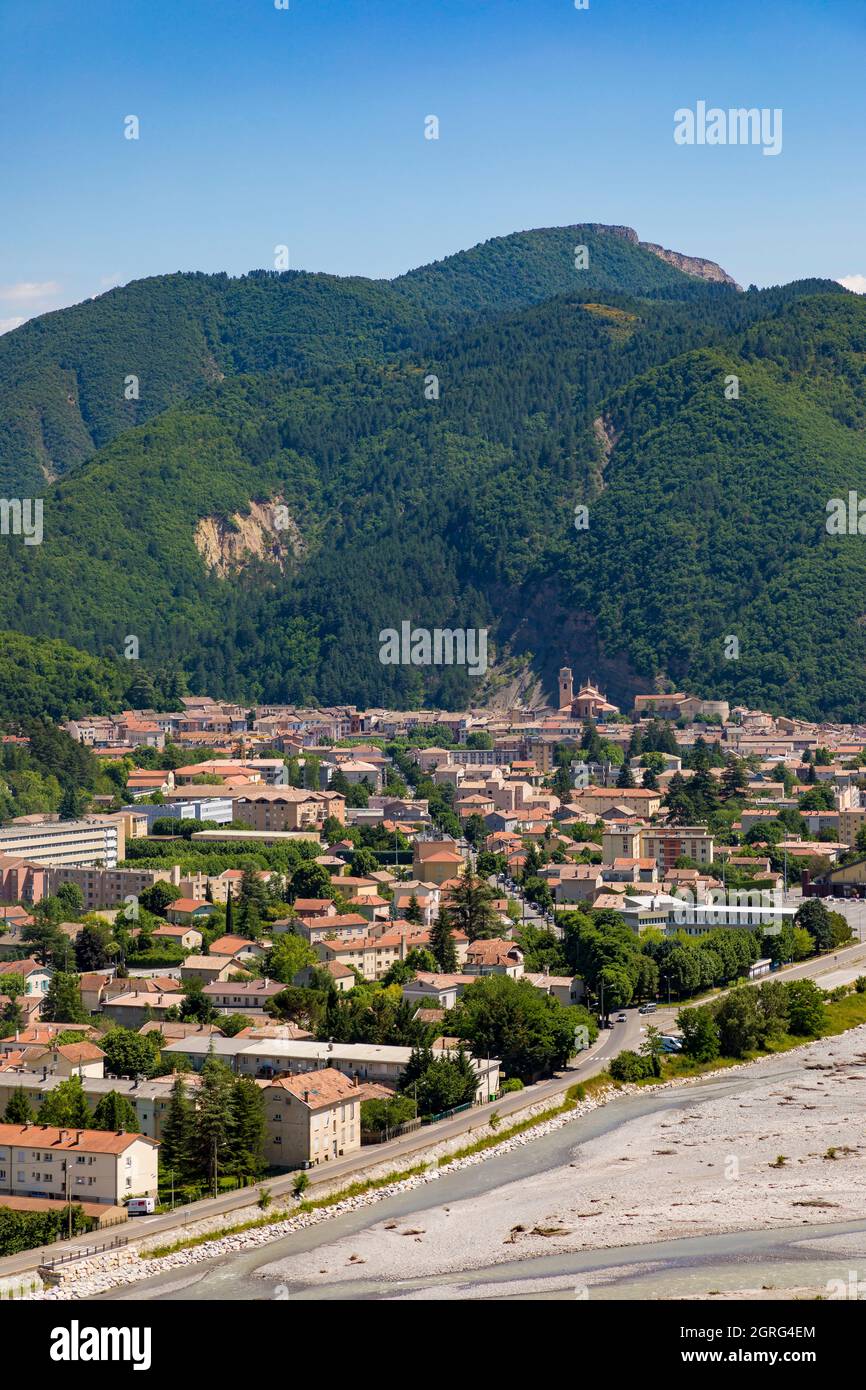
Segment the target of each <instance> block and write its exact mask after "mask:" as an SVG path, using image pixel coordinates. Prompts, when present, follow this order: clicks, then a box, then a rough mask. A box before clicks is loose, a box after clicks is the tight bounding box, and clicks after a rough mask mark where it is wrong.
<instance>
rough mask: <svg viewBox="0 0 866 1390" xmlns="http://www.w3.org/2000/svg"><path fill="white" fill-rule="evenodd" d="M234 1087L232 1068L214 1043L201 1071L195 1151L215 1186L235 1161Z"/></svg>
mask: <svg viewBox="0 0 866 1390" xmlns="http://www.w3.org/2000/svg"><path fill="white" fill-rule="evenodd" d="M232 1088H233V1081H232V1074H231V1072H230V1071H229V1069H228V1067H227V1066H225V1064H224V1063H223V1062H220V1061H219V1060H218V1059H217V1057H216V1055H215V1054H214V1050H213V1043H211V1048H210V1051H209V1052H208V1055H207V1057H206V1058H205V1062H204V1066H203V1067H202V1069H201V1087H200V1088H199V1104H198V1111H197V1114H196V1124H195V1151H196V1157H197V1165H196V1166H197V1168H198V1170H199V1171H200V1172H203V1173H206V1174H207V1177H208V1181H209V1182H211V1183H213V1184H214V1186H216V1181H217V1176H218V1174H219V1172H220V1170H224V1169H225V1167H226V1164H227V1162H228V1160H229V1159H230V1158H231V1152H232V1144H233V1132H232V1120H233V1113H232Z"/></svg>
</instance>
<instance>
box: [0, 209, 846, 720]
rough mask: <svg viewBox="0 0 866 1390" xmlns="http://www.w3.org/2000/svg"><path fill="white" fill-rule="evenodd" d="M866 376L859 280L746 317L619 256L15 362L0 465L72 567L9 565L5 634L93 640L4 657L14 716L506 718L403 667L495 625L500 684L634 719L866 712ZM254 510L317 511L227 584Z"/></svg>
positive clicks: (336, 294) (567, 239)
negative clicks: (839, 523)
mask: <svg viewBox="0 0 866 1390" xmlns="http://www.w3.org/2000/svg"><path fill="white" fill-rule="evenodd" d="M578 242H580V243H582V244H585V245H587V247H588V248H589V266H588V268H587V269H586V270H582V271H577V270H576V269H575V266H574V247H575V245H576V244H578ZM864 354H866V302H864V300H863V299H862V298H858V297H856V296H853V295H850V294H848V293H846V292H845V291H843V290H842V289H841V288H840V287H839V286H837V285H835V284H833V283H832V282H826V281H804V282H800V283H797V284H794V285H788V286H784V287H777V288H773V289H768V290H764V291H757V290H754V289H752V290H749V291H747V292H745V293H742V292H738V291H736V290H735V289H733V288H732V287H730V286H728V285H722V284H710V283H707V282H705V281H702V280H699V279H697V278H695V277H691V276H686V275H684V274H682V273H681V272H680V271H678V270H676V269H674V268H673V267H672V266H670V265H668V264H667V263H665V262H664V261H662V260H660V259H659V258H658V257H656V256H654V255H652V254H651V253H650V252H648V251H646V250H644V249H642V248H641V247H639V246H637V245H635V244H634V243H633V242H631V241H629V240H627V239H625V238H623V237H621V236H618V235H613V234H611V233H606V232H605V231H604V230H603V229H598V228H592V227H587V226H584V227H569V228H554V229H547V230H544V231H539V232H530V233H521V234H518V235H516V236H514V237H505V238H499V239H496V240H495V241H491V242H487V243H484V244H483V245H482V246H480V247H476V248H474V249H473V250H472V251H469V252H466V253H461V254H460V255H458V256H454V257H449V258H448V259H447V260H445V261H442V262H437V263H436V264H435V265H433V266H428V267H424V268H422V269H421V270H418V271H413V272H410V274H409V275H407V276H403V277H401V278H400V279H398V280H395V281H392V282H372V281H364V280H351V279H346V280H341V279H336V278H335V277H328V276H316V275H305V274H300V273H293V272H284V273H282V274H269V273H266V272H257V273H254V274H252V275H250V276H246V277H244V278H243V279H240V280H231V279H229V278H228V277H225V276H202V275H179V276H165V277H160V278H159V279H155V280H149V281H141V282H137V283H136V284H133V285H130V286H127V287H126V289H124V290H118V291H112V292H111V293H110V294H109V295H106V296H102V297H101V298H100V299H99V300H95V301H90V302H88V303H87V304H84V305H79V306H77V307H76V308H74V309H69V310H63V311H60V312H59V313H57V314H52V315H47V316H45V317H44V318H43V319H39V320H35V321H33V322H32V323H30V324H26V325H24V326H23V327H22V328H20V329H18V330H16V331H15V332H13V333H10V334H7V335H5V336H4V337H3V338H2V339H0V401H2V406H0V424H2V423H3V422H4V420H5V423H6V426H7V428H6V430H5V431H0V437H3V438H5V439H6V441H7V443H6V444H4V445H3V446H2V447H3V448H5V449H6V450H7V452H6V453H5V454H0V465H3V466H4V467H5V468H6V470H7V471H6V476H7V478H11V477H12V476H13V470H14V469H16V468H17V469H18V472H17V474H15V481H16V485H21V486H22V487H24V488H26V486H29V485H30V484H31V483H32V482H33V480H34V477H35V473H34V470H36V472H38V474H39V477H40V478H42V482H41V484H40V487H39V492H40V494H41V495H44V497H45V504H44V541H43V544H42V545H38V546H25V545H24V544H23V543H22V541H21V540H20V538H16V537H12V536H10V537H4V539H3V544H4V546H5V547H6V552H5V556H4V558H5V560H6V563H5V565H4V569H3V576H2V580H0V626H2V628H4V629H8V630H10V631H11V633H21V634H26V636H27V637H28V638H33V639H42V638H51V639H62V640H56V641H54V642H52V643H50V644H49V643H43V642H35V643H30V642H26V641H25V640H24V638H22V637H17V636H14V635H8V634H7V635H6V636H5V637H3V636H0V691H2V696H0V700H2V710H0V713H3V714H4V716H9V715H14V714H16V713H19V712H22V711H25V710H26V711H28V712H31V713H35V712H38V713H46V714H49V715H57V714H59V713H78V712H81V711H82V709H83V708H88V709H90V710H93V711H94V712H96V711H98V710H101V709H105V708H107V707H111V706H112V705H114V706H115V707H116V706H117V703H118V701H119V700H121V699H126V700H128V701H129V702H130V703H133V702H134V703H147V700H146V698H145V696H146V694H147V692H148V689H149V688H152V689H153V693H154V697H155V698H158V697H159V696H160V695H163V694H165V698H169V692H170V693H171V694H172V695H174V696H176V695H177V694H178V692H179V691H182V689H183V688H184V681H187V680H188V682H189V687H190V688H191V689H193V690H200V691H203V690H206V691H208V692H210V693H212V694H214V695H224V696H233V697H236V698H243V699H246V700H253V699H267V700H271V701H277V700H293V701H298V702H308V701H313V700H318V701H321V702H329V703H330V702H338V701H351V702H355V703H358V704H367V703H370V704H387V705H403V706H406V705H409V706H413V705H418V704H420V703H422V702H423V703H435V704H441V705H443V706H446V707H452V708H454V707H459V706H460V705H463V704H466V703H468V702H470V701H477V700H478V699H479V698H480V696H481V695H483V693H484V691H485V688H486V687H484V686H483V685H482V684H481V683H480V682H479V681H478V680H474V679H473V678H472V677H470V676H468V675H467V674H466V672H465V670H463V669H460V668H448V667H445V668H427V669H424V670H422V668H418V667H411V666H383V665H382V664H381V663H380V662H379V659H378V653H379V643H378V632H379V631H380V629H382V628H387V627H399V625H400V623H401V621H403V620H404V619H409V620H411V621H412V622H413V623H415V624H419V625H423V626H426V627H430V628H432V627H477V626H485V627H488V628H489V630H490V658H491V660H492V661H493V663H494V680H495V679H496V671H497V669H499V668H501V667H502V665H503V663H504V662H506V661H509V660H511V659H513V658H517V659H519V660H520V661H523V662H526V663H531V664H532V665H533V667H534V668H535V669H536V671H537V672H538V673H539V674H541V675H542V676H543V678H544V679H545V681H546V682H548V683H549V682H550V679H551V676H552V674H553V672H555V670H556V668H557V667H558V666H559V665H561V664H563V663H568V664H570V665H572V666H573V667H574V668H575V671H576V673H577V674H578V675H582V674H586V673H588V672H589V671H596V672H599V673H601V674H602V675H603V676H604V677H605V679H606V683H607V686H608V690H609V693H610V694H611V697H612V698H614V699H616V700H618V701H619V702H622V703H624V702H626V701H627V700H628V699H629V698H630V696H631V695H632V694H633V693H634V692H635V690H637V689H651V688H652V684H653V682H654V681H655V680H657V679H658V678H660V677H663V678H667V679H670V680H672V681H674V682H676V683H677V684H685V685H687V686H688V687H689V688H691V689H694V690H695V691H697V692H698V693H705V694H708V695H710V694H712V695H717V696H731V697H733V698H736V699H738V700H745V701H748V702H754V703H760V704H764V705H768V706H770V707H772V708H778V709H780V710H781V709H784V710H787V711H788V712H791V713H797V714H801V715H818V714H824V715H828V716H832V717H836V718H856V717H861V718H863V717H866V697H864V695H863V693H862V682H861V680H860V679H859V672H860V671H862V668H863V661H864V658H866V646H864V637H863V616H862V615H863V614H864V613H866V594H864V592H863V587H864V586H863V578H862V575H863V563H862V556H861V548H862V546H863V545H864V543H866V542H864V540H863V539H861V538H860V537H859V536H838V537H836V536H829V535H828V534H827V533H826V530H825V527H824V521H825V517H826V511H825V508H826V503H827V501H828V499H829V498H831V497H846V496H847V493H848V490H849V488H855V489H856V488H858V487H859V489H860V491H861V493H862V494H863V495H864V496H866V447H864V424H866V405H864V401H866V392H864V387H866V365H864V364H866V355H864ZM143 361H146V363H147V365H146V367H141V382H142V392H141V399H140V401H138V402H132V401H130V402H126V401H124V400H123V390H122V383H123V379H124V377H125V376H126V375H127V374H128V373H129V372H134V371H136V369H137V365H138V366H141V363H142V362H143ZM64 373H66V376H64V375H63V374H64ZM70 374H71V376H70ZM732 375H735V376H736V377H737V379H738V382H739V395H738V398H737V399H730V398H729V393H726V390H725V386H726V382H728V381H729V380H730V377H731V376H732ZM67 378H69V379H67ZM72 378H74V384H71V380H72ZM145 379H147V380H148V381H149V382H150V383H151V389H149V390H148V391H145V390H144V382H145ZM434 379H435V387H433V388H431V382H432V381H434ZM67 387H68V390H67ZM58 392H59V393H60V395H62V402H60V396H59V395H58ZM68 395H70V396H72V397H73V402H72V403H70V401H69V400H68V399H67V396H68ZM60 403H62V405H63V407H64V410H65V411H68V412H70V413H69V414H68V415H64V412H63V411H59V404H60ZM57 411H59V415H57V419H55V415H56V414H57ZM58 421H60V423H58ZM52 422H53V423H52ZM37 424H38V429H37ZM34 430H36V433H34ZM49 438H50V440H51V447H50V449H49V451H48V453H49V454H50V465H49V463H48V462H47V458H48V455H46V454H45V452H44V449H45V444H46V441H47V440H48V439H49ZM10 440H11V443H9V442H8V441H10ZM40 450H42V452H40ZM4 459H5V464H3V460H4ZM48 467H50V472H51V474H52V475H53V474H55V473H56V474H58V475H61V476H59V477H58V481H56V482H54V483H52V484H51V485H50V486H47V485H46V484H45V482H44V473H43V471H42V470H44V469H45V468H48ZM28 470H29V471H28ZM7 486H8V484H7ZM252 502H258V503H263V504H266V506H271V507H273V506H276V505H277V504H279V505H281V506H284V507H285V508H287V509H288V512H289V514H290V516H291V519H292V531H291V543H289V540H288V539H287V538H286V537H280V536H279V535H274V536H269V537H268V538H267V539H268V546H267V548H266V549H265V555H266V558H259V559H248V562H246V563H244V564H243V565H242V566H240V567H238V566H233V565H231V564H229V565H228V572H227V573H226V572H220V571H218V570H215V569H211V568H209V567H208V565H207V564H206V563H205V561H204V559H203V558H202V555H201V554H200V553H199V548H197V546H196V543H195V533H196V527H197V525H198V524H199V522H200V521H201V519H202V518H213V519H214V522H215V524H216V525H217V526H218V527H219V528H220V530H221V533H222V534H223V535H224V536H228V537H229V538H231V537H232V536H233V535H236V532H237V527H236V523H235V522H234V521H233V520H232V518H233V517H235V516H241V517H245V516H247V514H248V513H249V509H250V504H251V503H252ZM578 504H583V505H586V506H587V507H588V508H589V525H588V527H587V528H586V529H584V530H576V529H575V526H574V515H575V507H576V505H578ZM130 634H132V635H135V636H136V637H137V638H138V640H139V646H140V655H141V661H140V663H127V662H124V661H123V659H122V653H123V650H124V644H125V642H126V639H127V637H128V636H129V635H130ZM730 635H734V636H736V637H737V638H738V641H739V645H740V653H739V657H738V658H737V659H733V660H731V659H726V657H725V654H724V652H725V642H726V638H727V637H728V636H730ZM66 643H69V644H71V646H66V645H65V644H66ZM73 648H75V649H78V650H77V651H75V650H73ZM84 653H89V654H90V655H84ZM133 665H134V666H135V667H136V672H135V674H134V677H132V678H131V677H130V671H129V668H130V666H133ZM509 669H510V668H509ZM4 673H6V679H3V675H4ZM167 673H168V674H167ZM151 681H153V685H152V687H150V686H149V682H151ZM131 690H132V692H133V693H134V694H136V695H137V697H138V698H137V699H136V700H135V701H133V699H132V695H131V693H130V691H131Z"/></svg>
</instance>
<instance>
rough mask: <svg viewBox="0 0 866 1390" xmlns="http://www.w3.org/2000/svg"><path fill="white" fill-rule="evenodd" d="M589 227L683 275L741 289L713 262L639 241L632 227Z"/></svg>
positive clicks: (601, 225)
mask: <svg viewBox="0 0 866 1390" xmlns="http://www.w3.org/2000/svg"><path fill="white" fill-rule="evenodd" d="M591 226H592V228H593V230H594V231H599V232H609V233H610V234H611V235H612V236H619V237H622V238H623V239H624V240H625V241H630V242H631V243H632V244H633V245H634V246H639V247H640V248H641V250H642V251H651V252H652V254H653V255H654V256H658V257H659V259H660V260H662V261H667V263H668V265H672V266H675V267H676V269H677V270H681V271H682V272H683V274H684V275H696V276H697V277H698V279H699V280H712V281H713V282H714V283H715V284H718V285H733V287H734V289H735V290H741V289H742V288H743V287H742V285H738V284H737V282H736V280H734V279H733V277H732V276H730V275H729V274H728V272H727V271H726V270H722V267H721V266H720V265H716V263H715V261H705V260H704V259H703V257H702V256H684V255H683V253H682V252H681V251H668V250H667V249H666V248H665V247H664V246H657V245H656V243H655V242H653V241H641V240H640V239H639V237H638V234H637V232H636V231H635V229H634V227H612V226H606V225H605V223H603V222H593V223H591Z"/></svg>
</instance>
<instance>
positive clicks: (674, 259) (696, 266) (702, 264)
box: [640, 241, 743, 290]
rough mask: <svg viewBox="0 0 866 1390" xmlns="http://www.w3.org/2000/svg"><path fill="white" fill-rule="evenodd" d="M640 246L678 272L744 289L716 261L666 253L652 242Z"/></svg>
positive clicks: (661, 247) (679, 253)
mask: <svg viewBox="0 0 866 1390" xmlns="http://www.w3.org/2000/svg"><path fill="white" fill-rule="evenodd" d="M640 244H641V246H642V247H643V249H644V251H652V253H653V255H654V256H658V257H659V258H660V260H663V261H667V262H668V264H669V265H673V266H676V268H677V270H682V271H683V272H684V274H686V275H697V276H698V278H699V279H700V280H712V281H714V282H715V283H716V284H718V285H733V287H734V289H735V290H741V289H742V288H743V287H742V285H738V284H737V282H736V280H734V279H733V278H732V277H731V276H730V275H729V274H728V272H727V271H726V270H722V267H721V266H720V265H716V263H715V261H705V260H704V259H703V258H702V257H701V256H684V255H683V254H682V252H681V251H666V250H665V248H664V247H663V246H656V245H654V243H653V242H651V241H642V242H641V243H640Z"/></svg>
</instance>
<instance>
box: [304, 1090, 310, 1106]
mask: <svg viewBox="0 0 866 1390" xmlns="http://www.w3.org/2000/svg"><path fill="white" fill-rule="evenodd" d="M309 1099H310V1093H309V1091H305V1092H304V1104H305V1105H306V1103H307V1101H308V1100H309Z"/></svg>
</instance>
